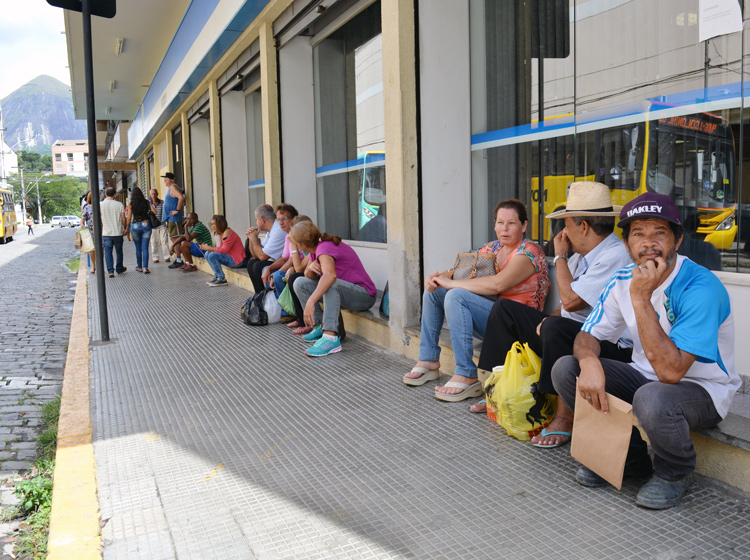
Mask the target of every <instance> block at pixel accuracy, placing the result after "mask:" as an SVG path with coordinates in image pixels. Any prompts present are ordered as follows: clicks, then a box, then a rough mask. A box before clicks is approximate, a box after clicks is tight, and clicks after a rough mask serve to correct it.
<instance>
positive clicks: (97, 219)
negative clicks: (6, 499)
mask: <svg viewBox="0 0 750 560" xmlns="http://www.w3.org/2000/svg"><path fill="white" fill-rule="evenodd" d="M81 13H82V15H83V58H84V63H85V70H86V118H87V122H88V132H89V182H90V183H91V205H92V206H93V210H94V248H95V249H96V257H95V258H96V292H97V297H98V300H99V324H100V329H101V332H102V340H103V341H105V342H106V341H108V340H109V317H108V315H107V291H106V289H105V286H104V254H103V253H102V226H101V210H100V208H99V165H98V162H97V154H96V111H95V107H94V55H93V52H92V48H91V0H83V1H82V2H81Z"/></svg>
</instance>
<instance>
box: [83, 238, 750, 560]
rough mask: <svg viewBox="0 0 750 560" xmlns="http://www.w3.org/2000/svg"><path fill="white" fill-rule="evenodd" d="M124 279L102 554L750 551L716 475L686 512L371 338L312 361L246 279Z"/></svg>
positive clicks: (97, 350) (740, 509)
mask: <svg viewBox="0 0 750 560" xmlns="http://www.w3.org/2000/svg"><path fill="white" fill-rule="evenodd" d="M126 255H129V256H130V257H131V258H130V260H128V261H126V265H127V266H128V269H129V271H128V272H127V273H125V274H124V275H123V276H121V277H117V278H114V279H109V280H108V281H107V287H108V298H109V308H110V333H111V336H112V337H113V339H114V341H113V342H112V343H109V344H104V345H100V344H96V341H97V340H98V339H99V335H98V311H97V307H96V299H95V298H96V290H95V289H93V288H94V284H93V282H92V281H91V280H89V281H90V288H91V289H90V290H89V304H90V305H89V325H90V327H91V338H92V341H94V343H93V344H92V347H91V376H92V387H91V391H92V407H93V410H92V424H93V429H94V448H95V453H96V462H97V476H98V481H99V496H100V505H101V509H102V516H103V520H104V521H106V525H105V526H104V528H103V530H102V531H103V537H104V558H105V559H107V560H110V559H112V560H114V559H118V560H122V559H149V560H156V559H168V558H179V559H181V560H186V559H196V560H197V559H201V560H204V559H210V558H216V559H222V560H226V559H235V558H236V559H277V558H305V559H307V558H320V559H324V558H325V559H328V558H340V559H352V558H383V559H385V558H424V559H428V558H448V559H465V558H493V559H498V558H508V559H522V558H530V559H532V558H533V559H535V560H541V559H545V558H550V559H556V560H559V559H566V558H571V559H573V558H574V559H585V558H592V559H593V558H596V559H600V558H608V559H616V558H665V559H666V558H669V559H681V558H712V559H714V558H727V559H736V558H742V557H750V531H748V522H749V521H750V515H749V513H750V502H749V501H748V500H746V499H742V498H737V497H734V496H732V495H729V494H727V493H725V492H723V491H721V490H719V489H716V488H714V487H712V486H709V485H706V484H705V483H699V484H697V485H695V486H694V488H693V489H692V490H691V492H690V494H689V496H688V497H687V499H686V500H685V501H684V503H683V504H682V505H681V506H680V507H679V508H677V509H673V510H669V511H662V512H654V511H648V510H643V509H640V508H638V507H637V506H635V505H634V503H633V498H634V496H635V492H636V490H637V487H635V486H632V485H626V486H625V487H624V488H623V490H622V492H618V491H616V490H614V489H613V488H606V489H600V490H591V489H586V488H583V487H581V486H579V485H578V484H577V483H576V482H575V481H574V480H573V477H572V475H573V473H574V471H575V462H574V461H573V460H572V459H571V458H570V455H569V447H564V448H560V449H555V450H544V449H537V448H535V447H533V446H531V445H530V444H528V443H524V442H519V441H517V440H515V439H513V438H511V437H508V436H507V435H505V433H504V431H503V430H502V429H501V428H499V427H498V426H496V425H494V424H492V423H491V422H489V421H488V420H487V418H486V417H479V416H477V415H472V414H470V413H469V412H468V410H467V409H468V403H459V404H448V403H442V402H439V401H437V400H436V399H434V398H433V397H432V392H433V388H434V384H433V383H430V384H428V385H427V386H424V387H420V388H407V387H405V386H404V385H403V384H402V383H401V376H402V375H403V373H404V372H405V371H408V368H409V367H410V366H411V365H412V364H411V363H409V362H407V361H406V360H404V359H403V358H401V357H399V356H397V355H395V354H392V353H389V352H386V351H384V350H381V349H379V348H377V347H375V346H373V345H371V344H369V343H368V342H366V341H363V340H362V339H356V338H354V339H350V340H347V341H346V342H345V343H344V350H343V352H341V353H339V354H336V355H333V356H328V357H326V358H321V359H311V358H307V357H306V356H305V355H304V354H303V350H304V348H305V344H304V343H303V342H302V341H301V340H300V338H299V337H295V336H294V335H292V334H291V333H290V332H289V331H290V330H289V329H287V328H286V327H284V326H282V325H272V326H269V327H248V326H246V325H244V324H242V323H241V321H240V318H239V316H240V305H241V304H242V302H243V301H244V300H245V298H247V297H248V294H247V293H246V292H244V291H243V290H241V289H239V288H235V287H232V286H230V287H227V288H208V287H207V286H206V285H205V282H206V280H208V278H209V277H208V275H206V274H203V273H192V274H182V273H180V272H177V271H173V270H167V268H166V266H165V265H164V264H158V265H152V266H151V271H152V274H150V275H148V276H144V275H142V274H138V273H136V272H135V271H134V268H135V264H134V262H133V259H132V255H133V248H132V245H131V244H128V243H126Z"/></svg>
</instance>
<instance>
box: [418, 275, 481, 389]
mask: <svg viewBox="0 0 750 560" xmlns="http://www.w3.org/2000/svg"><path fill="white" fill-rule="evenodd" d="M494 303H495V302H494V301H492V300H489V299H487V298H486V297H484V296H480V295H478V294H475V293H473V292H470V291H468V290H464V289H463V288H455V289H453V290H446V289H445V288H437V289H436V290H435V291H434V292H428V291H426V290H425V292H424V296H423V297H422V331H421V334H420V337H419V359H420V360H424V361H426V362H437V361H439V360H440V345H439V343H438V341H439V339H440V331H441V329H442V328H443V320H444V319H445V318H446V317H447V319H448V329H449V330H450V334H451V342H452V343H453V355H454V356H455V358H456V375H463V376H464V377H476V376H477V366H476V364H474V341H473V340H472V337H474V336H475V337H477V338H478V339H480V340H483V339H484V333H485V330H486V328H487V318H488V317H489V316H490V311H491V310H492V306H493V305H494Z"/></svg>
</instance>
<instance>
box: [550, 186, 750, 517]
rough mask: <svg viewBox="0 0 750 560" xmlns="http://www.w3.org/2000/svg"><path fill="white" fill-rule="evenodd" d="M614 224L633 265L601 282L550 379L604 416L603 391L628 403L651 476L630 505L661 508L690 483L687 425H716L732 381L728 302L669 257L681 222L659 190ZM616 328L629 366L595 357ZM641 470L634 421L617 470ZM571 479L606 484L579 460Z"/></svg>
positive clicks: (698, 271)
mask: <svg viewBox="0 0 750 560" xmlns="http://www.w3.org/2000/svg"><path fill="white" fill-rule="evenodd" d="M620 227H622V238H623V240H624V241H625V246H626V247H627V249H628V253H629V254H630V256H631V258H632V259H633V263H634V264H631V265H630V266H628V267H626V268H623V269H622V270H619V271H618V272H617V274H616V275H615V276H613V277H612V280H611V281H610V282H609V283H608V284H607V286H606V288H605V289H604V292H602V295H601V297H600V298H599V302H598V303H597V305H596V307H595V308H594V310H593V311H592V312H591V314H590V315H589V317H588V318H587V319H586V322H585V323H584V325H583V327H582V328H581V332H580V333H579V334H578V336H577V337H576V340H575V344H574V347H573V356H565V357H563V358H560V360H558V361H557V363H556V364H555V366H554V367H553V368H552V379H553V382H554V384H555V388H556V389H557V390H558V392H559V394H560V397H561V399H564V400H565V402H566V403H568V405H570V406H571V407H574V406H575V398H576V394H579V395H580V396H581V397H583V398H584V399H586V400H587V402H588V403H589V404H590V405H591V406H593V407H594V408H595V409H596V410H599V411H601V412H603V413H604V414H606V413H607V412H608V407H609V404H608V399H607V393H609V394H611V395H614V396H615V397H618V398H620V399H622V400H624V401H626V402H628V403H632V405H633V414H634V415H635V416H636V418H638V423H639V425H640V427H641V428H642V429H643V431H644V432H645V433H646V436H647V437H648V440H649V442H650V444H651V449H652V451H653V454H654V463H653V471H654V476H652V477H651V478H650V480H649V481H648V482H647V483H646V484H644V485H643V486H642V487H641V488H640V490H639V491H638V495H637V496H636V499H635V503H636V504H638V505H639V506H643V507H646V508H650V509H665V508H669V507H673V506H675V505H677V504H678V503H679V501H680V500H681V499H682V497H683V496H684V494H685V492H686V491H687V489H688V488H689V486H690V484H691V483H692V481H693V471H694V470H695V465H696V451H695V447H694V446H693V442H692V440H691V439H690V430H694V429H696V428H709V427H711V426H715V425H716V424H718V423H719V422H720V421H721V420H722V418H724V417H725V416H726V414H727V412H728V411H729V405H730V403H731V401H732V398H733V397H734V394H735V392H736V391H737V389H738V388H739V386H740V383H741V381H740V377H739V375H738V373H737V370H736V369H735V366H734V316H733V314H732V302H731V300H730V298H729V294H728V293H727V290H726V288H724V286H723V285H722V283H721V281H720V280H719V279H718V278H717V277H716V276H715V275H714V274H712V273H711V272H710V271H708V270H706V269H705V268H703V267H702V266H700V265H698V264H695V263H694V262H692V261H691V260H689V259H687V258H685V257H684V256H682V255H678V254H677V249H678V248H679V246H680V242H681V241H682V235H683V233H682V224H681V222H680V213H679V211H678V210H677V207H676V206H675V204H674V202H673V201H672V199H671V198H670V197H669V196H667V195H663V194H658V193H644V194H642V195H640V196H639V197H637V198H635V199H634V200H632V201H630V202H629V203H628V204H626V205H625V207H624V208H623V209H622V213H621V214H620ZM626 328H627V329H628V330H629V331H630V332H631V333H632V335H633V360H632V363H627V364H623V363H621V362H616V361H612V360H607V359H604V356H602V355H600V353H599V347H600V344H601V342H600V341H602V340H613V339H616V338H617V337H618V336H620V334H621V333H622V332H623V331H624V330H625V329H626ZM576 381H577V385H576ZM583 406H586V405H583ZM651 470H652V467H651V459H650V457H649V454H648V449H647V447H646V442H645V441H643V438H642V437H641V434H640V431H639V430H638V429H637V428H635V427H634V428H633V430H632V435H631V437H630V445H629V448H628V455H627V459H626V461H625V471H624V476H625V477H626V478H640V477H646V476H648V475H650V474H651ZM576 481H578V483H579V484H582V485H583V486H588V487H600V486H606V485H607V482H606V481H605V480H604V479H603V478H601V477H600V476H598V475H597V474H596V473H594V472H593V471H592V470H590V469H588V468H587V467H585V466H581V467H580V468H579V469H578V471H577V472H576Z"/></svg>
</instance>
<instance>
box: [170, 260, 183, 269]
mask: <svg viewBox="0 0 750 560" xmlns="http://www.w3.org/2000/svg"><path fill="white" fill-rule="evenodd" d="M182 265H183V262H182V261H174V262H173V263H172V264H170V265H169V266H168V267H167V268H180V267H181V266H182Z"/></svg>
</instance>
